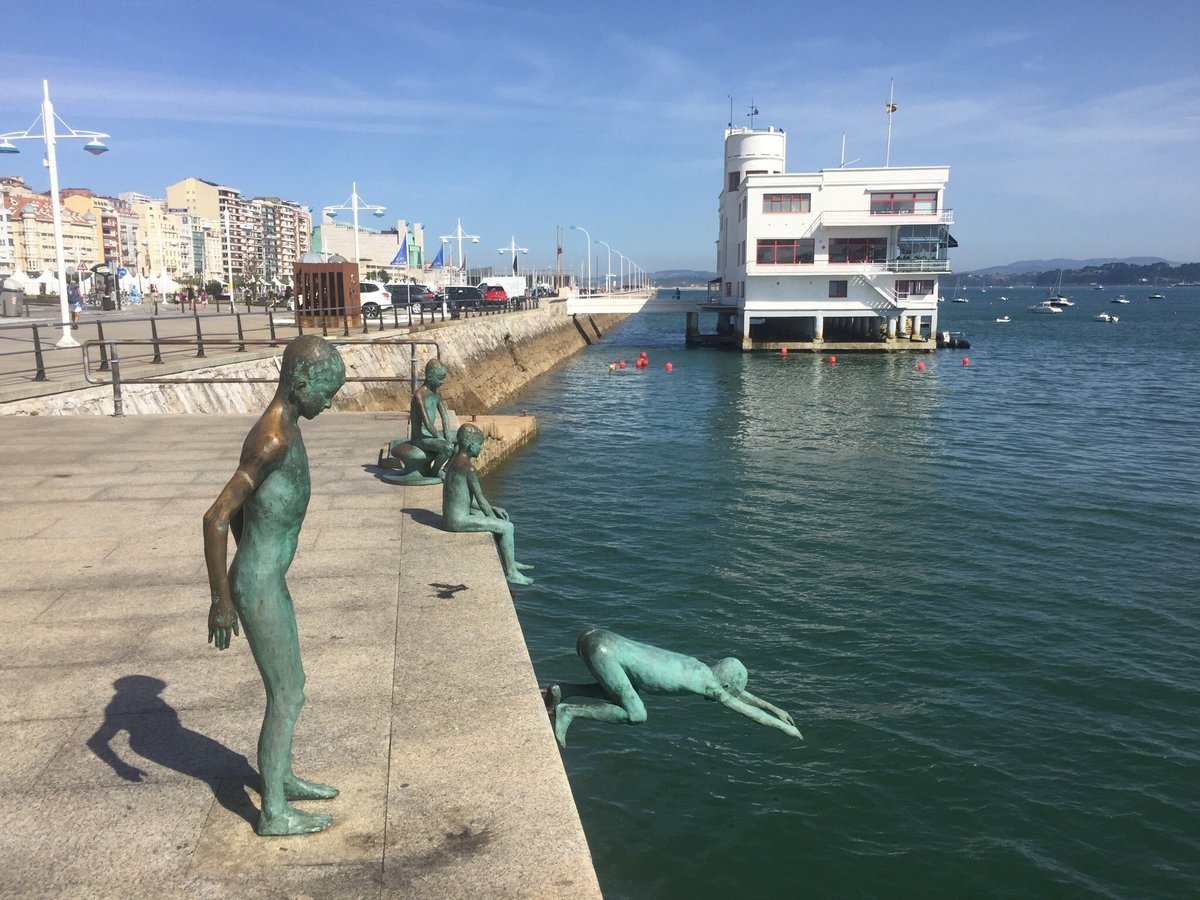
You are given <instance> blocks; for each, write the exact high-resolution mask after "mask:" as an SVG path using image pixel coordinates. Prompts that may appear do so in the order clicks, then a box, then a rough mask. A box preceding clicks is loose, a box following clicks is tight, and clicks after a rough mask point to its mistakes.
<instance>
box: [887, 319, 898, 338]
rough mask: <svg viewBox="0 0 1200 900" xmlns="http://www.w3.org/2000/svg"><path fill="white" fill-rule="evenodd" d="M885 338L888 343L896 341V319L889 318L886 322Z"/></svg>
mask: <svg viewBox="0 0 1200 900" xmlns="http://www.w3.org/2000/svg"><path fill="white" fill-rule="evenodd" d="M887 336H888V340H889V341H894V340H895V339H896V317H895V316H889V317H888V320H887Z"/></svg>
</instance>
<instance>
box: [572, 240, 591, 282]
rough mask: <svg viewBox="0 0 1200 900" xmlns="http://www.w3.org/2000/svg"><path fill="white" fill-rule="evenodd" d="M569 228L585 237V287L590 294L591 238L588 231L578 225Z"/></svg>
mask: <svg viewBox="0 0 1200 900" xmlns="http://www.w3.org/2000/svg"><path fill="white" fill-rule="evenodd" d="M571 228H573V229H575V230H576V231H582V232H583V233H584V234H585V235H587V248H588V252H587V285H588V291H589V292H590V291H591V289H592V236H591V235H590V234H588V230H587V229H586V228H583V227H581V226H579V225H572V226H571Z"/></svg>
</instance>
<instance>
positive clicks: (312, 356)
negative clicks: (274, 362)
mask: <svg viewBox="0 0 1200 900" xmlns="http://www.w3.org/2000/svg"><path fill="white" fill-rule="evenodd" d="M345 383H346V366H345V364H344V363H343V362H342V356H341V354H340V353H338V352H337V348H336V347H334V346H333V344H331V343H329V342H328V341H327V340H325V339H324V338H322V337H320V336H318V335H315V334H305V335H301V336H300V337H298V338H296V339H295V340H294V341H292V342H291V343H290V344H288V345H287V349H286V350H284V351H283V365H282V366H281V367H280V370H279V389H280V390H281V391H282V392H284V394H285V395H286V396H287V397H288V398H289V399H290V400H291V401H292V402H293V403H295V405H296V408H297V409H298V410H299V411H300V415H302V416H304V418H306V419H315V418H316V417H317V415H318V414H319V413H320V412H321V410H324V409H329V405H330V404H331V403H332V402H333V395H334V394H336V393H337V392H338V391H339V390H341V387H342V385H343V384H345Z"/></svg>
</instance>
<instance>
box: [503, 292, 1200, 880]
mask: <svg viewBox="0 0 1200 900" xmlns="http://www.w3.org/2000/svg"><path fill="white" fill-rule="evenodd" d="M1121 291H1124V293H1125V294H1126V296H1127V297H1128V298H1129V299H1130V301H1131V302H1130V304H1128V305H1115V304H1111V303H1110V302H1109V301H1110V300H1111V299H1112V298H1113V297H1115V296H1116V295H1117V294H1118V293H1119V292H1121ZM1001 293H1004V294H1006V295H1007V297H1008V298H1009V299H1007V300H1001V299H999V296H1000V294H1001ZM1148 293H1149V290H1148V289H1147V288H1145V287H1141V288H1121V289H1111V290H1107V291H1105V292H1098V291H1097V292H1092V291H1082V292H1077V293H1076V301H1077V305H1076V306H1075V307H1074V308H1072V309H1069V310H1068V311H1066V312H1064V313H1062V314H1060V315H1054V316H1044V315H1034V314H1032V313H1030V312H1028V311H1027V307H1028V305H1029V304H1031V303H1035V302H1037V301H1038V300H1040V299H1042V297H1043V296H1044V294H1043V292H1041V291H1033V290H1024V291H1022V290H1012V289H1010V290H1007V291H1004V292H1001V291H995V290H993V291H989V292H987V293H980V292H978V291H971V292H968V293H967V294H966V296H968V297H969V300H970V302H969V303H967V304H951V303H949V302H946V303H943V304H941V305H940V306H939V315H940V317H941V320H942V321H941V327H943V328H948V329H950V330H955V331H962V332H964V333H965V335H966V336H967V338H968V339H969V340H970V341H971V342H972V347H971V349H970V350H967V351H940V352H938V353H936V354H933V355H925V354H907V353H897V354H887V355H885V354H877V355H876V354H870V355H868V354H858V355H851V354H843V355H840V356H839V357H838V358H837V361H836V364H833V363H831V361H830V360H829V359H828V356H827V355H825V354H821V355H813V354H808V353H799V352H793V353H792V354H790V355H789V356H787V357H786V358H785V357H782V356H780V355H779V354H753V355H747V354H741V353H737V352H728V351H717V350H701V349H687V348H685V347H684V345H683V330H684V322H683V317H682V316H681V315H668V314H642V315H638V316H635V317H633V318H631V319H629V320H628V321H627V322H626V323H625V324H624V325H622V326H621V327H619V328H618V329H616V330H614V331H613V332H612V333H611V334H610V335H608V336H606V337H605V338H604V339H603V340H601V341H598V342H597V343H596V344H595V345H593V346H591V347H589V348H588V349H587V350H585V351H584V352H583V353H581V354H579V355H578V356H576V357H575V358H573V359H571V360H570V361H568V362H567V363H566V364H565V365H563V366H562V367H561V368H559V369H558V370H556V371H555V372H554V373H552V374H551V375H549V376H547V377H545V378H543V379H541V380H539V381H538V382H536V383H535V384H534V385H533V386H532V387H531V388H530V389H529V390H528V391H527V392H526V394H525V395H524V396H522V397H521V398H520V399H519V401H518V402H517V403H516V404H514V407H513V408H514V409H527V410H529V411H530V412H531V413H532V414H534V415H536V416H537V417H538V419H539V423H540V426H541V433H540V436H539V438H538V439H537V441H536V442H535V443H534V444H533V445H532V446H531V447H530V448H529V449H528V450H527V451H524V452H522V453H521V454H519V455H518V456H517V457H516V458H515V459H514V460H513V461H512V462H511V463H510V464H509V465H507V466H506V467H505V468H503V469H502V470H500V471H499V472H497V473H496V474H495V475H493V476H492V477H491V478H490V479H489V481H488V485H487V490H488V491H489V494H490V495H491V496H492V497H493V498H494V499H496V500H497V501H498V502H500V503H501V504H502V505H504V506H506V507H507V508H508V510H509V512H510V513H511V515H512V517H513V519H514V520H515V521H516V522H517V526H518V528H517V539H518V544H517V548H518V553H519V558H520V559H521V560H523V561H527V562H531V563H535V564H536V566H537V569H536V571H535V572H533V573H532V574H534V575H535V576H536V577H537V583H536V584H535V585H534V586H533V587H532V588H527V589H523V590H521V591H520V592H519V593H518V594H517V595H516V604H517V609H518V612H519V615H520V619H521V623H522V626H523V628H524V631H525V635H526V639H527V641H528V644H529V647H530V650H531V652H532V654H533V658H534V664H535V668H536V670H537V673H538V676H539V678H540V679H541V680H542V682H543V683H545V682H549V681H552V680H586V679H587V678H588V675H587V672H586V670H585V669H584V667H583V666H582V664H581V663H580V662H579V660H578V658H577V657H576V656H575V653H574V647H575V637H576V635H577V633H578V632H579V631H580V630H581V629H582V628H584V627H586V626H588V625H601V626H605V627H607V628H610V629H612V630H614V631H617V632H619V633H621V634H624V635H626V636H628V637H630V638H633V639H635V640H639V641H643V642H648V643H653V644H656V645H659V646H662V647H666V648H669V649H672V650H677V651H680V652H684V653H688V654H691V655H694V656H697V657H698V658H700V659H702V660H704V661H706V662H708V663H711V662H713V661H715V660H717V659H719V658H721V657H723V656H731V655H732V656H737V657H739V658H740V659H741V660H742V661H743V662H744V663H745V664H746V666H747V668H748V669H749V670H750V684H749V689H750V690H751V691H753V692H754V693H756V694H757V695H759V696H761V697H763V698H766V699H768V700H770V701H772V702H774V703H775V704H777V705H778V706H780V707H782V708H783V709H786V710H788V711H789V712H790V713H791V714H792V715H793V716H794V717H795V720H796V723H797V725H798V726H799V728H800V729H801V731H803V733H804V738H805V739H804V741H803V742H800V741H797V740H795V739H793V738H790V737H788V736H786V735H784V734H783V733H781V732H779V731H776V730H773V729H770V728H767V727H764V726H762V725H759V724H755V723H754V722H752V721H750V720H749V719H746V718H744V717H742V716H739V715H737V714H736V713H734V712H732V711H730V710H727V709H725V708H723V707H721V706H719V705H717V704H712V703H707V702H705V701H703V700H701V699H699V698H691V697H684V698H680V697H649V698H647V708H648V710H649V720H648V721H647V722H645V723H644V724H641V725H637V726H617V725H607V724H601V723H596V722H590V721H581V720H577V721H576V722H575V724H574V725H573V726H572V728H571V731H570V734H569V740H568V746H567V749H566V750H565V751H563V759H564V762H565V764H566V768H567V772H568V774H569V777H570V781H571V785H572V789H573V791H574V794H575V798H576V801H577V804H578V806H579V811H580V815H581V818H582V821H583V825H584V828H585V830H586V833H587V837H588V842H589V844H590V846H591V849H592V853H593V857H594V859H595V864H596V870H597V872H598V875H599V878H600V883H601V886H602V888H603V890H604V892H605V895H606V896H608V897H614V898H616V897H628V898H645V897H686V898H698V897H717V896H748V897H789V896H812V897H852V896H875V897H884V896H886V897H926V896H945V897H968V896H1012V897H1029V896H1111V897H1138V898H1145V897H1179V896H1195V895H1197V894H1198V893H1200V650H1198V648H1200V449H1198V448H1200V413H1198V410H1200V290H1196V289H1186V288H1174V289H1167V290H1166V291H1164V293H1166V295H1167V296H1166V299H1165V300H1148V299H1146V295H1147V294H1148ZM1100 312H1109V313H1113V314H1115V315H1117V316H1118V317H1119V322H1118V323H1116V324H1106V323H1101V322H1097V321H1095V318H1094V317H1095V316H1096V315H1097V314H1098V313H1100ZM1006 314H1007V315H1009V316H1010V318H1011V319H1012V321H1011V322H1010V323H1008V324H1001V323H997V322H996V321H995V319H996V318H997V317H1000V316H1003V315H1006ZM641 351H645V352H646V353H647V355H648V358H649V360H650V365H649V367H648V368H647V369H646V370H644V371H637V370H635V369H634V367H633V362H634V360H635V359H636V358H637V356H638V354H639V353H640V352H641ZM964 357H966V359H965V360H964ZM621 359H624V360H626V361H627V368H626V369H625V370H624V372H618V373H616V374H610V372H609V363H611V362H615V361H617V360H621ZM667 362H671V363H672V365H673V371H672V372H670V373H668V372H667V371H666V370H665V363H667ZM922 362H923V363H924V364H925V367H924V369H923V370H920V369H919V368H918V363H922Z"/></svg>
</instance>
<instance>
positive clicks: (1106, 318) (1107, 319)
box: [1096, 313, 1118, 323]
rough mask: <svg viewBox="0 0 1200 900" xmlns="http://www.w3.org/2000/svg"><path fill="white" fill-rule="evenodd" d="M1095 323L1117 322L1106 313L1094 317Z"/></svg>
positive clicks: (1115, 318)
mask: <svg viewBox="0 0 1200 900" xmlns="http://www.w3.org/2000/svg"><path fill="white" fill-rule="evenodd" d="M1096 321H1097V322H1113V323H1115V322H1117V321H1118V319H1117V317H1116V316H1111V315H1109V314H1108V313H1100V315H1098V316H1096Z"/></svg>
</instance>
